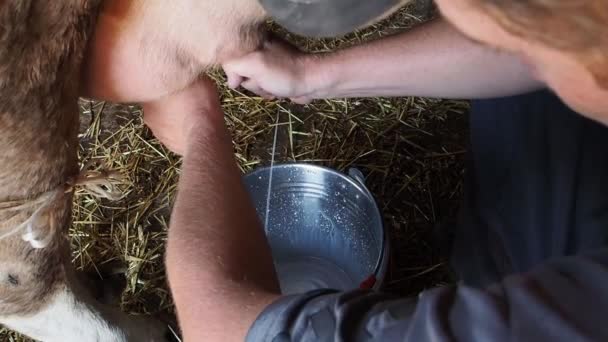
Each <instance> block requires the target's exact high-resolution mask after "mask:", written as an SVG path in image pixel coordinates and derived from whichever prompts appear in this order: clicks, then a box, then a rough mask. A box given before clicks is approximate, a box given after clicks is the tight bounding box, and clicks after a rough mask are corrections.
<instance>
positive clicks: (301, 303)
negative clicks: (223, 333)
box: [247, 250, 608, 342]
mask: <svg viewBox="0 0 608 342" xmlns="http://www.w3.org/2000/svg"><path fill="white" fill-rule="evenodd" d="M607 317H608V250H602V251H599V252H597V253H593V254H588V255H584V256H576V257H567V258H562V259H558V260H554V261H551V262H547V263H546V264H544V265H542V266H541V267H538V268H537V269H535V270H534V271H532V272H530V273H527V274H522V275H514V276H511V277H508V278H506V279H505V280H504V281H503V282H502V283H499V284H495V285H493V286H491V287H489V288H487V289H485V290H479V289H474V288H471V287H467V286H464V285H461V286H457V287H443V288H437V289H433V290H430V291H426V292H423V293H422V294H421V295H420V296H419V297H418V298H416V299H399V298H396V297H393V296H390V295H387V294H382V293H374V292H369V291H352V292H336V291H331V290H321V291H314V292H310V293H307V294H304V295H297V296H289V297H283V298H281V299H279V300H278V301H277V302H275V303H274V304H272V305H270V306H269V307H268V308H267V309H266V310H265V311H264V312H263V313H262V314H261V315H260V316H259V317H258V319H257V320H256V322H255V323H254V325H253V326H252V327H251V329H250V331H249V334H248V336H247V341H248V342H257V341H274V342H287V341H416V342H418V341H608V319H607Z"/></svg>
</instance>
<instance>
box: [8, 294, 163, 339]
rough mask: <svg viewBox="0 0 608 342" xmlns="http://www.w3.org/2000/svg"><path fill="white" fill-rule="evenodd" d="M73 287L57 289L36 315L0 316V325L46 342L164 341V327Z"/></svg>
mask: <svg viewBox="0 0 608 342" xmlns="http://www.w3.org/2000/svg"><path fill="white" fill-rule="evenodd" d="M77 287H78V286H76V287H69V286H68V285H67V284H66V286H65V287H60V288H59V289H57V290H56V291H55V292H54V293H51V294H49V295H48V298H46V299H45V302H46V304H45V305H44V306H43V307H42V308H41V309H40V310H39V311H38V312H36V313H32V314H28V315H13V316H0V323H2V324H4V325H5V326H7V327H9V328H11V329H13V330H15V331H18V332H20V333H22V334H24V335H27V336H29V337H31V338H34V339H36V340H40V341H45V342H46V341H48V342H55V341H56V342H60V341H61V342H81V341H96V342H106V341H107V342H126V341H154V342H160V341H164V340H165V339H164V333H165V327H163V325H162V324H161V323H160V322H155V321H154V320H152V319H149V318H145V317H134V316H129V315H126V314H124V313H122V312H120V311H119V310H118V309H115V308H112V307H110V306H106V305H103V304H100V303H98V302H96V301H95V300H93V299H92V298H91V297H90V296H89V295H88V294H87V293H86V292H84V291H82V290H81V289H78V288H77Z"/></svg>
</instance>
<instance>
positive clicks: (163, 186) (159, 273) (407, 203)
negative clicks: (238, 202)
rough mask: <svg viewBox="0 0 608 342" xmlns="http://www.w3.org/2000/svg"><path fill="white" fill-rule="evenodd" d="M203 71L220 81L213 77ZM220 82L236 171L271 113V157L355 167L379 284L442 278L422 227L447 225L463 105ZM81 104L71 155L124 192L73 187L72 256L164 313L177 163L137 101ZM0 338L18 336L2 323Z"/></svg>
mask: <svg viewBox="0 0 608 342" xmlns="http://www.w3.org/2000/svg"><path fill="white" fill-rule="evenodd" d="M428 16H429V12H428V8H426V7H424V6H422V7H416V6H414V7H410V8H409V9H407V10H404V11H402V12H400V13H399V14H397V15H395V16H393V17H392V18H390V19H388V20H387V21H385V22H383V23H381V24H379V25H377V26H375V27H374V28H371V29H369V30H365V31H362V32H358V33H357V34H355V35H351V36H349V37H346V38H343V39H340V40H321V41H318V40H317V41H313V40H303V39H300V38H297V37H292V36H288V35H287V36H286V38H288V39H289V40H291V41H292V42H296V43H297V44H298V45H299V46H300V47H301V48H303V49H305V50H308V51H327V50H332V49H336V48H339V47H343V46H348V45H352V44H357V43H360V42H363V41H366V40H369V39H374V38H377V37H380V36H383V35H387V34H391V33H393V32H397V31H401V30H403V29H406V28H409V27H412V26H414V25H417V24H420V23H421V22H423V21H424V20H426V19H427V17H428ZM281 34H283V35H285V34H284V33H281ZM404 63H407V61H404ZM213 77H214V78H216V79H217V80H218V81H220V82H222V75H221V73H219V72H214V73H213ZM406 81H407V82H412V80H404V82H406ZM220 87H221V91H222V103H223V106H224V109H225V111H226V122H227V125H228V126H229V128H230V130H231V131H232V133H233V136H234V146H235V157H236V159H237V161H238V163H239V165H240V166H241V169H242V170H243V172H247V171H250V170H252V169H254V168H256V167H259V166H262V165H267V164H268V160H269V157H270V147H271V140H272V139H271V138H272V132H273V124H274V120H275V118H276V113H277V112H278V113H280V115H281V116H280V125H281V126H280V127H281V128H280V130H279V136H280V139H279V152H278V161H279V162H293V161H298V162H307V163H313V164H318V165H324V166H329V167H332V168H335V169H338V170H341V171H344V170H346V169H348V168H349V167H357V168H359V169H360V170H361V171H363V173H364V175H365V176H366V182H367V184H368V185H369V187H370V189H371V191H372V193H373V194H374V196H375V197H376V199H377V201H378V203H379V207H380V208H381V210H382V213H383V215H384V221H385V224H386V226H387V228H388V230H389V232H390V238H391V245H392V250H391V262H390V268H389V273H388V278H387V281H386V290H387V291H391V292H394V293H397V294H401V295H414V294H416V293H418V292H420V291H422V290H424V289H427V288H430V287H434V286H437V285H442V284H446V283H449V282H450V279H451V277H450V270H449V267H448V265H447V264H446V261H445V259H444V258H443V257H442V255H441V253H440V251H439V249H438V246H437V245H436V243H435V242H434V241H435V240H434V239H433V232H434V231H436V230H437V229H438V228H439V227H441V226H442V225H446V224H447V225H449V224H450V223H452V222H453V221H454V218H455V217H456V212H457V210H458V204H459V201H460V197H461V195H462V189H463V172H464V154H465V151H466V148H467V142H466V141H467V134H468V130H467V115H466V112H467V109H468V104H467V102H465V101H446V100H434V99H423V98H410V97H406V98H395V99H384V98H373V99H350V100H341V99H339V100H332V101H316V102H314V103H313V104H311V105H308V106H298V105H294V104H291V103H289V102H285V101H282V102H279V101H270V102H269V101H264V100H262V99H260V98H257V97H255V96H252V95H251V94H247V93H241V92H238V91H237V92H235V91H231V90H228V89H226V87H225V86H224V85H223V84H221V86H220ZM81 106H82V112H83V114H82V125H81V128H82V129H81V136H80V138H81V148H80V151H79V155H80V159H81V162H83V163H85V162H87V161H89V160H95V161H97V162H98V163H99V164H103V165H105V166H107V167H110V168H113V169H117V170H119V171H121V172H122V173H123V174H124V175H125V176H126V179H127V181H126V182H125V184H124V185H123V186H122V190H123V191H124V193H125V197H124V198H123V199H121V200H119V201H117V202H110V201H108V200H105V199H104V200H100V199H97V198H93V197H91V196H89V195H87V194H84V193H78V194H77V196H76V198H75V202H74V204H75V206H74V215H73V217H74V224H73V227H72V228H71V229H70V239H71V242H72V247H73V262H74V264H75V265H76V267H77V268H79V269H81V270H83V271H87V272H89V273H92V274H97V275H98V277H99V278H102V277H103V276H104V272H105V270H107V269H108V268H112V269H114V270H116V267H115V266H116V265H121V267H122V272H124V274H125V276H126V280H127V282H126V288H125V290H124V291H123V292H122V294H121V298H120V305H121V306H122V308H123V309H124V310H125V311H127V312H131V313H135V314H164V315H169V316H170V315H172V313H173V306H172V301H171V297H170V294H169V290H168V287H167V284H166V279H165V273H164V265H163V251H164V244H165V242H166V237H167V234H166V231H167V225H168V222H169V219H170V217H169V215H170V210H171V206H172V203H173V200H174V198H175V189H176V184H177V180H178V177H179V172H180V171H179V168H180V159H179V158H178V157H177V156H175V155H173V154H171V153H170V152H168V151H167V150H166V149H165V148H164V147H163V146H161V145H160V144H159V143H158V141H156V140H155V139H154V137H153V136H152V135H151V134H150V132H149V131H148V130H147V129H146V128H145V127H144V125H143V123H142V120H141V111H140V109H139V108H138V107H137V106H119V105H113V104H109V103H100V102H92V101H88V100H83V101H82V102H81ZM110 266H111V267H110ZM0 340H1V341H25V340H24V339H22V338H21V337H19V336H18V335H16V334H13V333H10V332H6V331H5V332H3V334H0Z"/></svg>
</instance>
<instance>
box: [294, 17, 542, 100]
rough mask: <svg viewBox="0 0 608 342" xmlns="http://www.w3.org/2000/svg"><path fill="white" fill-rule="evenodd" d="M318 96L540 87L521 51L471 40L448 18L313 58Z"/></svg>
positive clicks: (476, 93)
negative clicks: (490, 46)
mask: <svg viewBox="0 0 608 342" xmlns="http://www.w3.org/2000/svg"><path fill="white" fill-rule="evenodd" d="M311 58H312V59H311V62H310V63H309V70H308V71H307V73H306V75H307V77H309V79H308V80H307V83H310V84H311V88H313V89H318V91H316V92H315V93H313V96H312V97H313V98H337V97H369V96H404V95H408V96H423V97H437V98H464V99H476V98H489V97H499V96H508V95H514V94H518V93H523V92H526V91H530V90H533V89H537V88H540V87H541V86H542V84H541V83H540V82H538V81H536V80H534V78H533V77H532V75H531V74H530V70H528V67H527V66H526V65H525V64H524V63H522V61H521V59H520V58H519V57H518V56H515V55H512V54H509V53H506V52H499V51H496V50H494V49H492V48H489V47H487V46H482V45H480V44H477V43H475V42H472V41H470V40H469V39H467V38H466V37H464V36H463V35H462V34H461V33H460V32H458V31H457V30H456V29H455V28H453V27H452V26H451V25H450V24H448V23H447V22H445V21H444V20H441V19H439V20H436V21H434V22H432V23H428V24H426V25H422V26H421V27H419V28H416V29H414V30H411V31H408V32H405V33H401V34H398V35H395V36H392V37H388V38H384V39H380V40H377V41H374V42H371V43H368V44H363V45H359V46H355V47H352V48H348V49H345V50H341V51H338V52H336V53H329V54H324V55H318V56H313V57H311Z"/></svg>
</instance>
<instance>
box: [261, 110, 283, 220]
mask: <svg viewBox="0 0 608 342" xmlns="http://www.w3.org/2000/svg"><path fill="white" fill-rule="evenodd" d="M280 117H281V112H279V111H277V119H276V122H275V125H274V139H273V141H272V156H271V157H270V170H269V171H268V192H267V193H266V215H265V216H264V229H266V230H268V220H269V218H270V196H271V195H272V172H273V170H274V155H275V152H276V150H277V137H278V133H279V118H280Z"/></svg>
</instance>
